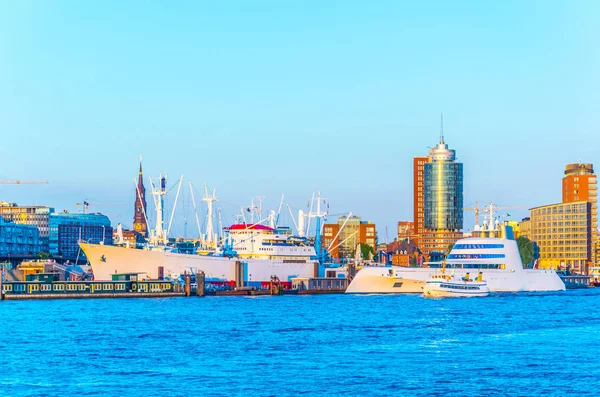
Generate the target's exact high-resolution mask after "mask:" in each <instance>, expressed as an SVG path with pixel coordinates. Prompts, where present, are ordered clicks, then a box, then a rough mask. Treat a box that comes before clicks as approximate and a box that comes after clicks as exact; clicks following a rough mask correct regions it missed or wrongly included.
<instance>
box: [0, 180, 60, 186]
mask: <svg viewBox="0 0 600 397" xmlns="http://www.w3.org/2000/svg"><path fill="white" fill-rule="evenodd" d="M0 184H1V185H47V184H48V181H22V180H20V179H15V180H6V179H1V180H0Z"/></svg>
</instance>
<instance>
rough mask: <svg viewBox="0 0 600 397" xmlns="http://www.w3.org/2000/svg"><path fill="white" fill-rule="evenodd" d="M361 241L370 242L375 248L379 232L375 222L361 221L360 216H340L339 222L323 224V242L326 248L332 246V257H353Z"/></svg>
mask: <svg viewBox="0 0 600 397" xmlns="http://www.w3.org/2000/svg"><path fill="white" fill-rule="evenodd" d="M346 220H347V221H346ZM344 222H345V223H346V224H345V225H344ZM342 226H343V228H342ZM359 243H363V244H368V245H370V246H371V247H372V248H373V250H375V248H376V247H377V232H376V225H375V224H374V223H371V222H367V221H361V219H360V216H351V217H349V218H348V217H346V216H340V217H339V218H338V222H337V223H327V224H325V225H323V238H322V244H323V247H324V248H328V247H330V246H331V248H332V250H331V252H330V255H331V257H332V258H334V259H340V258H348V257H351V256H352V255H353V253H354V251H355V249H356V246H357V245H358V244H359ZM365 259H366V258H365Z"/></svg>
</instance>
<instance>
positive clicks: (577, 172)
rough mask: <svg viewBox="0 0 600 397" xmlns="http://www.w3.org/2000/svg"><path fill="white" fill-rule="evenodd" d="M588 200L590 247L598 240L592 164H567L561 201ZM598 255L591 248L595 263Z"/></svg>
mask: <svg viewBox="0 0 600 397" xmlns="http://www.w3.org/2000/svg"><path fill="white" fill-rule="evenodd" d="M577 201H588V202H589V203H590V204H591V214H590V216H591V223H592V224H591V228H592V240H591V245H592V247H595V246H596V242H597V241H598V230H597V227H598V184H597V178H596V175H595V174H594V166H593V165H592V164H583V163H575V164H567V165H566V167H565V176H564V177H563V179H562V202H563V203H574V202H577ZM597 260H598V257H597V256H596V252H595V250H594V249H592V261H593V262H594V263H596V262H597Z"/></svg>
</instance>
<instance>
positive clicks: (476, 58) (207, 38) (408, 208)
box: [0, 0, 600, 239]
mask: <svg viewBox="0 0 600 397" xmlns="http://www.w3.org/2000/svg"><path fill="white" fill-rule="evenodd" d="M371 3H376V4H371ZM599 20H600V3H598V2H595V1H497V2H479V1H462V2H448V1H414V2H401V1H379V2H366V1H285V2H282V1H252V2H244V1H239V2H237V1H221V2H201V1H189V2H186V1H178V2H158V1H157V2H144V1H128V2H121V1H105V2H92V1H89V2H81V1H75V0H73V1H3V2H0V59H1V62H0V131H2V145H1V146H0V155H1V157H2V170H1V171H0V178H2V179H48V180H49V181H50V184H49V185H47V186H11V185H0V199H2V200H5V201H16V202H19V203H23V204H32V203H38V204H47V205H51V206H54V207H56V208H57V209H69V210H72V211H75V210H77V208H76V207H75V203H76V202H78V201H81V200H83V199H84V198H88V200H89V201H91V202H116V203H127V205H126V206H117V207H105V208H103V207H101V206H98V207H97V208H96V209H98V210H101V211H103V212H104V213H107V214H109V215H111V218H112V219H113V221H114V222H118V221H120V222H123V223H124V224H126V225H130V224H131V219H130V218H131V217H132V213H133V208H132V206H133V205H132V204H131V203H132V202H133V199H134V188H133V181H132V179H133V177H135V175H136V169H137V162H138V157H139V155H140V154H143V155H144V167H145V170H146V171H147V174H149V175H157V174H158V173H159V172H160V171H162V172H165V173H167V174H168V175H169V176H170V177H171V180H172V182H174V181H175V179H176V178H178V177H179V175H180V174H182V173H183V174H184V178H185V180H186V181H192V182H193V183H194V184H195V185H197V186H198V187H200V186H201V184H202V183H203V182H204V181H207V183H208V184H209V185H210V186H212V187H215V188H216V189H217V194H218V195H219V196H220V197H221V198H222V202H221V208H222V211H223V214H224V215H225V219H226V220H228V221H233V213H234V212H236V211H237V208H238V207H239V206H241V205H247V204H248V202H249V201H250V198H251V197H252V196H253V195H254V196H257V195H263V196H266V198H265V207H276V206H277V205H278V202H279V198H280V196H281V193H285V194H286V197H287V200H286V201H287V202H289V203H290V204H291V205H292V206H293V207H295V208H304V207H305V206H306V203H307V201H308V198H309V197H310V195H311V194H312V192H313V191H317V190H321V191H322V194H323V196H324V197H327V198H328V199H329V201H330V202H331V212H332V213H344V212H347V211H352V212H354V213H355V214H359V215H361V216H362V217H363V218H365V219H369V220H372V221H374V222H376V223H377V224H378V225H379V226H380V227H379V233H380V239H383V238H384V234H385V229H384V226H386V225H387V226H389V233H390V236H392V235H393V233H394V225H395V222H396V221H398V220H402V219H412V158H413V157H414V156H417V155H425V154H426V153H427V150H428V149H427V147H428V146H431V145H434V144H435V143H437V141H438V137H439V114H440V112H444V119H445V132H446V141H447V142H448V143H449V144H450V146H451V147H452V148H454V149H456V150H457V154H458V157H459V160H460V161H462V162H464V164H465V166H464V170H465V205H471V204H474V202H475V201H476V200H478V201H479V202H486V201H491V200H493V201H494V202H496V203H498V204H501V205H512V206H524V207H533V206H537V205H543V204H547V203H552V202H558V201H560V190H561V185H560V178H561V177H562V172H563V169H564V165H565V164H566V163H569V162H576V161H578V160H579V159H582V160H583V161H585V162H593V163H598V160H599V156H598V148H599V147H600V131H599V128H598V125H599V120H598V103H600V98H599V96H600V94H599V89H598V88H599V87H600V78H599V77H598V76H599V74H598V71H599V70H600V55H599V52H598V37H600V24H598V21H599ZM597 165H598V166H600V164H597ZM170 184H171V183H170ZM185 191H186V192H187V190H185ZM173 196H174V195H173ZM185 199H186V200H187V201H188V202H189V197H185ZM186 207H189V206H188V205H187V203H185V204H184V205H183V206H182V208H181V209H180V210H181V212H182V214H183V210H184V208H186ZM188 211H191V210H189V209H188ZM511 213H512V214H513V215H514V217H522V216H525V215H526V214H527V211H526V210H516V211H511ZM182 214H180V215H178V218H181V217H182ZM188 217H189V212H188ZM472 218H473V217H472V215H469V216H467V218H466V219H467V220H466V223H465V229H469V228H471V224H472ZM177 222H179V223H178V224H177V225H178V226H177V227H178V228H179V230H177V229H175V230H176V232H177V231H179V233H180V234H181V233H182V231H183V229H182V223H181V221H180V220H179V221H177ZM188 228H189V230H190V234H191V229H193V228H192V227H191V226H188Z"/></svg>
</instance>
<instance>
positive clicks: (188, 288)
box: [183, 272, 192, 296]
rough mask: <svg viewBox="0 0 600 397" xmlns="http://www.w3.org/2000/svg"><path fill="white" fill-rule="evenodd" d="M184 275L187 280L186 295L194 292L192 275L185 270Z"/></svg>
mask: <svg viewBox="0 0 600 397" xmlns="http://www.w3.org/2000/svg"><path fill="white" fill-rule="evenodd" d="M183 277H184V280H185V296H190V295H191V294H192V282H191V277H190V275H189V274H188V272H185V273H184V276H183Z"/></svg>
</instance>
